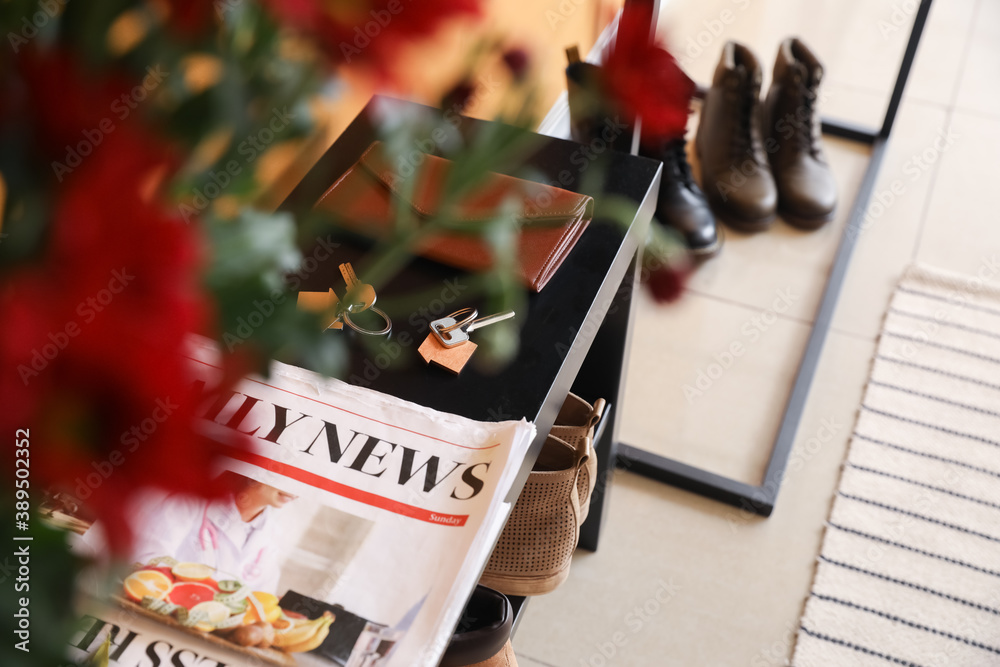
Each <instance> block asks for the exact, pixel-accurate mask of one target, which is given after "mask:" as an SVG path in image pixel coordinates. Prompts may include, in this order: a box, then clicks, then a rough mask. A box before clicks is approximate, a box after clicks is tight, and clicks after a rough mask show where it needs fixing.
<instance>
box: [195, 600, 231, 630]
mask: <svg viewBox="0 0 1000 667" xmlns="http://www.w3.org/2000/svg"><path fill="white" fill-rule="evenodd" d="M191 613H192V614H197V613H204V614H205V615H206V616H207V618H206V619H205V622H204V623H199V624H197V625H196V626H194V627H196V628H197V629H199V630H201V631H203V632H211V631H212V630H214V629H215V626H217V625H218V624H219V623H222V622H223V621H224V620H226V619H227V618H229V607H227V606H226V605H224V604H222V603H221V602H216V601H215V600H209V601H207V602H199V603H198V604H196V605H195V606H193V607H191Z"/></svg>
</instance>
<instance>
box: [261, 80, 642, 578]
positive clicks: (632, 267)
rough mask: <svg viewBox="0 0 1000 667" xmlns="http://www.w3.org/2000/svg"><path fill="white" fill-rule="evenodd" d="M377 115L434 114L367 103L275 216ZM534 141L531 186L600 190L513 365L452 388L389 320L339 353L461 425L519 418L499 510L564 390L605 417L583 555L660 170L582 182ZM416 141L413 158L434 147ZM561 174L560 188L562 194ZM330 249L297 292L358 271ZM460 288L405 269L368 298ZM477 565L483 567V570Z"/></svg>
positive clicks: (345, 250)
mask: <svg viewBox="0 0 1000 667" xmlns="http://www.w3.org/2000/svg"><path fill="white" fill-rule="evenodd" d="M386 107H389V108H391V109H392V116H393V118H394V122H400V121H401V120H405V119H406V118H407V116H408V114H411V115H415V116H420V117H422V118H426V117H427V115H428V114H435V113H436V112H434V111H433V110H431V109H429V108H428V107H424V106H422V105H418V104H413V103H409V102H402V101H399V100H394V99H391V98H385V97H375V98H373V99H372V100H371V101H370V102H369V104H368V105H367V106H366V107H365V109H364V111H362V113H361V114H360V115H359V116H358V117H357V118H356V119H355V120H354V122H353V123H351V125H350V126H349V127H348V128H347V130H345V131H344V133H343V134H342V135H341V136H340V138H338V139H337V141H336V142H335V143H334V144H333V146H331V147H330V149H329V150H328V151H327V152H326V153H325V154H324V155H323V157H322V158H320V160H319V161H318V162H317V164H316V165H315V166H314V167H313V168H312V169H311V170H310V172H309V173H308V174H307V176H306V177H305V178H304V179H303V180H302V182H301V183H299V185H298V186H297V187H296V188H295V190H294V191H293V192H292V193H291V194H290V195H289V197H288V199H287V200H286V201H285V202H284V203H283V204H282V206H281V209H282V210H286V211H290V212H292V213H293V214H295V215H296V219H297V220H301V219H303V218H304V217H305V214H306V213H307V212H308V211H309V209H311V208H312V206H313V204H314V203H315V202H316V201H317V199H318V198H319V197H320V195H322V194H323V192H324V191H325V190H326V189H327V188H328V187H329V186H330V184H332V183H333V182H334V181H335V180H336V178H337V177H339V176H340V175H341V174H343V173H344V172H345V171H346V170H347V169H348V168H349V167H350V166H351V165H352V164H354V163H355V162H356V161H357V160H358V158H359V157H360V156H361V154H362V153H363V152H364V151H365V149H366V148H367V147H368V146H369V145H370V144H371V143H372V141H373V140H375V139H376V138H377V137H378V131H377V129H376V124H375V121H374V120H373V119H374V118H376V117H378V113H377V112H378V110H380V109H385V108H386ZM442 122H443V121H442ZM452 122H454V118H453V117H452ZM488 124H489V121H481V120H474V119H469V118H461V119H460V123H459V125H458V129H459V131H460V132H462V133H463V134H465V135H472V133H475V132H478V131H482V130H483V129H484V127H485V126H486V125H488ZM536 136H537V137H538V141H539V143H538V148H537V150H536V151H535V152H534V153H533V155H531V156H530V157H529V158H528V159H527V160H526V165H528V166H530V167H532V168H533V169H534V173H535V174H540V175H541V176H540V180H543V181H544V182H547V183H553V184H555V183H558V184H559V185H560V187H563V188H565V189H567V190H572V191H575V192H584V189H583V188H585V187H587V186H586V185H585V182H586V183H592V182H596V181H600V182H599V183H598V185H597V189H593V186H591V187H592V189H591V190H587V191H586V194H589V195H591V196H593V197H594V200H595V202H596V213H595V216H594V219H593V221H592V222H591V224H590V225H589V227H588V228H587V229H586V231H585V232H584V233H583V235H582V236H581V238H580V240H579V241H578V242H577V244H576V247H575V248H574V249H573V250H572V252H571V253H570V254H569V256H568V258H567V259H566V261H565V263H564V264H563V265H562V267H561V268H560V269H559V271H558V272H557V273H556V274H555V276H554V277H553V278H552V280H551V282H550V283H549V284H548V285H547V286H546V287H545V288H544V289H543V290H542V291H541V292H540V293H538V294H530V295H529V296H528V299H527V310H526V311H525V312H519V313H517V315H516V317H515V321H516V322H517V325H518V327H519V328H520V342H521V345H520V349H519V351H518V354H517V358H516V359H515V360H514V361H513V363H511V364H509V365H508V366H506V367H505V368H503V369H501V370H499V371H498V372H496V373H495V374H488V373H484V372H481V371H479V370H477V369H476V368H475V367H474V366H473V365H472V364H470V365H469V366H467V367H466V368H465V369H464V370H463V371H462V373H461V374H460V375H459V376H453V375H451V374H450V373H447V372H445V371H443V370H442V369H438V368H431V367H428V366H426V365H425V364H424V362H423V360H422V359H421V358H420V357H419V356H418V354H417V347H418V346H419V344H420V343H421V342H422V341H423V339H424V338H425V337H426V336H427V334H428V329H427V321H426V318H424V317H417V318H414V317H411V318H407V317H405V316H403V317H400V316H398V315H397V316H396V317H394V328H393V334H392V339H391V340H390V341H386V342H384V343H383V342H381V341H380V339H371V340H374V341H375V343H374V347H373V348H372V347H368V346H366V345H363V344H362V343H365V342H369V341H361V340H358V339H354V340H352V341H351V342H350V347H351V356H350V369H349V370H348V371H347V373H346V377H345V379H347V381H349V382H352V383H355V384H361V385H364V386H368V387H371V388H373V389H376V390H378V391H382V392H384V393H387V394H391V395H394V396H397V397H399V398H403V399H406V400H409V401H413V402H415V403H419V404H421V405H426V406H428V407H431V408H434V409H437V410H442V411H445V412H451V413H454V414H459V415H462V416H465V417H469V418H471V419H477V420H491V421H499V420H505V419H521V418H525V419H527V420H529V421H532V422H534V423H535V425H536V426H537V428H538V435H537V437H536V438H535V441H534V442H533V443H532V444H531V447H530V449H529V451H528V455H527V456H526V458H525V460H524V461H523V463H522V465H521V469H520V474H519V476H518V478H517V480H516V482H515V484H514V488H513V489H512V490H511V495H512V497H511V500H513V499H516V497H517V495H518V494H519V493H520V490H521V487H522V486H523V485H524V482H525V480H526V479H527V476H528V473H529V472H530V471H531V467H532V465H533V464H534V461H535V458H536V457H537V455H538V452H539V451H540V449H541V446H542V444H543V442H544V440H545V436H546V434H547V433H548V431H549V429H550V427H551V426H552V423H553V421H554V420H555V417H556V413H557V412H558V410H559V407H560V406H561V405H562V402H563V400H564V399H565V397H566V394H567V392H568V391H570V390H572V391H574V392H575V393H577V394H578V395H580V396H581V397H583V398H584V399H586V400H587V401H591V402H592V401H593V400H594V399H596V398H599V397H603V398H605V399H606V400H607V401H608V403H609V409H608V410H607V411H606V412H605V417H604V419H603V420H602V424H601V426H600V429H599V434H600V437H599V438H597V442H596V443H595V444H596V448H597V455H598V468H599V474H598V480H597V486H596V488H595V490H594V494H593V497H592V499H591V509H590V516H589V517H588V519H587V521H586V523H585V524H584V525H583V527H582V530H581V537H580V545H581V547H583V548H585V549H589V550H595V549H596V548H597V544H598V538H599V535H600V529H601V523H602V521H603V520H604V517H605V516H606V511H605V510H606V507H607V504H608V500H609V486H610V485H609V484H608V482H609V481H610V480H609V475H610V474H611V473H612V472H613V467H614V464H615V461H616V457H617V451H616V443H615V432H616V428H615V422H616V417H617V415H618V414H619V410H618V407H617V406H618V404H619V403H620V401H621V397H622V391H623V388H624V383H623V378H622V370H623V364H624V361H625V354H626V352H627V349H628V343H629V338H630V328H631V324H632V319H633V305H632V301H631V296H632V290H633V286H634V284H635V282H636V277H637V275H638V271H637V259H636V258H637V251H638V249H639V247H640V242H641V241H642V240H643V239H644V238H645V234H646V230H647V226H648V225H649V222H650V220H651V218H652V214H653V209H654V207H655V204H656V193H657V189H658V187H659V180H660V169H661V166H660V163H659V162H657V161H654V160H649V159H646V158H642V157H635V156H631V155H624V154H619V153H612V152H611V151H608V152H607V153H606V154H605V155H603V156H601V157H602V160H603V164H602V168H603V169H604V172H603V177H602V178H601V179H585V178H584V176H585V174H586V172H587V171H588V169H590V167H589V166H588V167H581V166H579V165H580V160H579V159H577V161H576V163H574V161H573V160H572V158H573V156H574V153H575V152H578V151H580V150H581V147H580V146H579V144H575V143H573V142H570V141H565V140H562V139H553V138H550V137H542V136H540V135H536ZM419 139H420V138H419V137H418V142H417V143H416V144H415V145H417V146H424V145H428V146H430V145H434V143H435V142H433V141H426V142H421V141H419ZM595 164H596V163H595ZM566 173H570V176H571V178H569V179H568V182H567V179H566ZM608 195H614V196H616V197H620V198H624V199H626V200H628V201H630V202H632V203H634V206H635V214H634V218H633V219H632V220H631V221H630V223H629V224H628V225H627V227H625V226H623V225H621V224H620V223H615V222H611V221H609V220H608V219H607V217H606V216H604V215H602V206H601V203H602V200H606V199H607V196H608ZM328 231H333V230H332V229H331V230H324V232H323V235H324V236H325V235H326V233H327V232H328ZM317 240H318V239H315V238H314V239H311V240H309V239H307V240H306V241H305V242H304V243H303V249H304V252H306V253H307V254H308V253H309V252H310V247H309V246H310V245H311V244H313V243H315V242H317ZM337 240H338V242H339V243H340V245H339V246H338V248H337V251H336V253H334V255H333V256H331V257H330V258H329V259H328V260H326V261H325V262H321V263H320V265H319V267H318V269H317V270H315V271H312V272H311V273H310V274H309V275H308V276H306V277H305V279H304V281H303V286H302V289H305V290H316V291H325V290H327V289H328V288H329V287H331V286H335V285H338V284H340V283H341V282H342V278H341V276H340V272H339V270H338V264H340V263H341V262H344V261H351V262H353V263H354V264H355V266H356V267H357V268H359V269H360V267H361V266H363V259H361V258H362V257H363V255H364V250H363V248H361V247H360V246H359V245H358V244H357V242H356V240H351V239H350V238H349V237H341V238H338V239H337ZM462 279H463V274H462V273H461V272H460V271H458V270H456V269H453V268H450V267H447V266H444V265H441V264H437V263H434V262H431V261H427V260H424V259H420V258H416V259H414V260H412V261H411V262H410V263H409V264H408V265H407V267H406V268H405V269H404V270H403V271H402V272H401V273H400V274H398V275H397V276H396V277H395V278H393V279H392V280H391V281H390V282H389V283H388V284H386V285H385V286H383V287H381V288H380V290H379V294H380V295H383V298H385V299H388V298H390V297H391V296H392V295H393V294H401V293H409V292H414V291H424V290H427V291H428V293H434V291H435V290H441V289H442V287H444V286H447V285H448V284H454V281H459V284H461V281H462ZM447 281H451V282H447ZM470 291H471V290H470ZM454 297H455V298H454V299H453V301H452V303H449V304H448V310H446V311H444V312H441V313H439V314H437V316H438V317H441V316H444V315H447V314H448V312H451V311H452V310H457V309H458V308H461V307H463V306H467V305H476V304H475V303H474V302H469V300H468V298H467V297H465V298H463V295H462V294H461V292H459V293H458V294H456V295H454ZM480 305H481V304H480ZM413 322H416V325H414V324H413ZM329 335H346V336H354V332H351V331H344V332H331V333H330V334H329ZM380 346H384V347H380ZM397 348H398V349H397ZM380 350H382V351H385V352H389V351H390V350H391V351H392V354H391V355H390V356H392V357H394V358H395V359H396V361H395V363H394V365H393V366H391V367H390V368H388V369H385V370H381V369H379V370H378V372H373V371H372V368H373V366H372V362H373V359H374V357H375V356H376V355H377V354H378V353H379V352H380ZM383 365H384V364H383ZM482 565H483V566H484V567H485V563H483V564H482Z"/></svg>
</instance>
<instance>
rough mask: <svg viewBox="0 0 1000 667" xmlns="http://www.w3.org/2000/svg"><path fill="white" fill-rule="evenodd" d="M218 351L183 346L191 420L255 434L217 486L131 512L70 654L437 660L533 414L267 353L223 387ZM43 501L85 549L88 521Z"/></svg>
mask: <svg viewBox="0 0 1000 667" xmlns="http://www.w3.org/2000/svg"><path fill="white" fill-rule="evenodd" d="M214 357H215V355H214V350H213V348H211V347H208V346H203V345H197V346H193V348H192V354H191V366H192V378H193V379H192V381H193V382H194V383H196V386H197V387H198V388H199V389H202V390H203V391H204V393H203V396H204V401H203V405H202V408H201V410H202V411H203V412H202V414H201V416H202V417H203V421H204V426H205V428H206V429H209V432H210V433H215V434H217V435H218V437H226V433H227V432H228V433H229V434H230V435H231V434H232V432H234V431H236V432H239V433H241V434H242V435H243V436H245V437H248V438H250V439H252V440H253V443H254V444H253V447H252V448H251V449H242V450H234V452H233V458H231V459H230V460H228V461H227V463H226V465H225V466H224V468H223V469H220V470H219V471H218V475H217V477H216V480H217V483H218V484H219V489H220V490H221V491H222V493H221V496H220V498H219V499H218V500H215V501H206V500H204V499H192V498H188V497H184V496H177V495H165V494H162V493H149V494H147V497H145V498H143V499H142V501H141V502H139V503H136V504H135V506H134V507H131V508H130V515H131V520H132V523H133V525H134V527H135V529H136V532H137V535H138V538H137V539H136V541H135V545H134V547H133V553H132V555H131V556H132V557H131V561H132V562H133V563H134V565H133V566H132V569H131V571H130V572H128V573H126V574H125V576H123V577H122V578H121V580H120V581H116V582H115V583H114V584H113V585H114V590H112V591H111V594H110V595H101V596H95V601H94V603H93V605H92V608H91V609H89V610H88V613H87V614H86V615H85V616H84V617H83V618H82V619H81V622H80V626H79V630H78V632H77V634H76V635H75V636H74V637H73V638H72V640H71V646H70V657H71V658H73V659H77V660H80V659H83V658H84V657H85V656H86V655H88V654H90V653H92V652H93V651H94V650H95V648H96V647H97V646H99V645H100V644H101V643H102V642H104V641H105V640H106V639H110V646H109V647H110V651H109V655H110V664H112V665H115V664H118V665H128V666H129V667H156V666H158V665H172V666H177V667H188V666H191V667H194V666H195V665H205V666H213V667H216V666H218V667H222V666H224V665H262V666H263V665H287V666H289V667H292V666H301V667H307V666H310V665H316V666H320V665H322V666H329V665H339V666H340V667H374V666H376V665H377V666H386V667H413V666H419V665H428V666H432V665H436V664H437V663H438V661H439V660H440V657H441V655H442V653H443V651H444V649H445V647H446V646H447V644H448V640H449V638H450V636H451V632H452V631H453V629H454V626H455V624H456V622H457V620H458V617H459V615H460V613H461V611H462V607H463V606H464V603H465V600H466V599H467V597H468V595H469V593H470V592H471V591H472V588H473V587H474V586H475V583H476V580H477V579H478V576H479V572H480V569H481V566H482V564H483V563H485V561H486V559H487V558H488V556H489V550H490V549H491V548H492V545H493V543H494V541H495V539H496V537H497V535H498V534H499V532H500V530H501V529H502V526H503V521H504V518H505V517H506V513H507V510H508V509H509V506H508V505H507V504H506V503H505V502H504V498H506V496H507V493H508V491H509V490H510V488H511V485H512V483H513V481H514V478H515V476H516V474H517V470H518V467H519V462H520V461H521V460H522V459H523V457H524V455H525V452H526V451H527V448H528V445H529V444H530V443H531V440H532V439H533V437H534V434H535V429H534V426H533V425H532V424H530V423H528V422H525V421H523V420H522V421H520V422H503V423H484V422H476V421H472V420H469V419H465V418H462V417H457V416H454V415H448V414H444V413H440V412H435V411H433V410H429V409H427V408H424V407H421V406H418V405H415V404H412V403H408V402H405V401H400V400H398V399H395V398H392V397H390V396H386V395H384V394H380V393H378V392H374V391H371V390H367V389H361V388H357V387H353V386H351V385H348V384H346V383H343V382H340V381H338V380H333V379H330V378H326V377H323V376H320V375H317V374H314V373H311V372H308V371H304V370H302V369H298V368H295V367H291V366H287V365H283V364H277V363H276V364H274V366H273V368H272V372H271V375H270V377H268V378H267V379H262V378H254V377H249V378H246V379H244V380H243V381H242V382H241V383H239V384H238V385H237V386H236V387H235V389H234V390H232V391H229V392H225V393H220V392H217V391H213V388H214V385H215V383H216V382H217V378H218V372H219V369H218V367H217V366H216V365H215V364H214ZM53 514H54V515H57V516H58V517H60V518H61V520H63V521H64V522H66V523H67V524H68V525H71V526H72V527H73V529H74V531H75V532H76V533H77V534H78V536H79V537H78V539H77V540H76V542H77V543H76V545H75V546H76V548H77V549H78V550H79V551H80V552H81V553H85V554H87V555H90V556H92V557H99V555H100V554H101V553H102V550H103V543H102V536H101V526H100V524H99V523H97V524H93V525H88V524H86V522H81V521H79V520H76V519H74V517H73V512H72V508H60V509H59V510H58V511H57V512H53ZM98 598H99V601H98Z"/></svg>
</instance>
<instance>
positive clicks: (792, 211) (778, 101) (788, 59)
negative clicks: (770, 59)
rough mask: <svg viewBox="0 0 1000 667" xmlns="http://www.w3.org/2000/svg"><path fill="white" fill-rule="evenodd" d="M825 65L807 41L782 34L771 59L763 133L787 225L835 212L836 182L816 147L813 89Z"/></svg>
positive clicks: (806, 225) (815, 222)
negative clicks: (772, 72)
mask: <svg viewBox="0 0 1000 667" xmlns="http://www.w3.org/2000/svg"><path fill="white" fill-rule="evenodd" d="M822 78H823V66H822V65H820V63H819V60H817V59H816V56H814V55H813V53H812V52H811V51H810V50H809V49H808V48H806V45H805V44H803V43H802V42H801V41H799V40H798V39H795V38H790V39H786V40H785V41H784V42H782V43H781V46H780V47H779V48H778V57H777V59H775V61H774V79H773V80H772V81H771V89H770V90H769V91H768V92H767V99H766V100H765V102H764V120H765V123H764V134H765V135H766V136H767V137H768V140H767V147H768V157H769V158H770V162H771V170H772V171H773V173H774V180H775V183H776V184H777V186H778V213H780V214H781V217H782V219H784V220H785V222H787V223H789V224H790V225H794V226H795V227H800V228H803V229H816V228H817V227H819V226H821V225H822V224H823V223H825V222H828V221H829V220H830V219H832V218H833V213H834V210H835V209H836V208H837V184H836V183H835V182H834V180H833V173H832V172H831V171H830V165H829V164H827V162H826V159H825V158H824V157H823V152H822V150H821V148H820V122H819V116H818V114H817V113H816V99H817V97H818V93H817V90H818V88H819V83H820V80H821V79H822Z"/></svg>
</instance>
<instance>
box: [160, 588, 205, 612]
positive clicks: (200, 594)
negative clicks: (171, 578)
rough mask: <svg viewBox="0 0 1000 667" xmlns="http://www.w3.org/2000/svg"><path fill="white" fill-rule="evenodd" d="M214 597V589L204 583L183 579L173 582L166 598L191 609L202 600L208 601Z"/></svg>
mask: <svg viewBox="0 0 1000 667" xmlns="http://www.w3.org/2000/svg"><path fill="white" fill-rule="evenodd" d="M214 598H215V589H214V588H212V587H211V586H206V585H205V584H199V583H197V582H193V581H185V582H180V583H176V584H174V587H173V588H171V589H170V593H169V594H168V595H167V599H168V600H170V601H171V602H173V603H174V604H176V605H180V606H182V607H184V608H185V609H188V610H190V609H193V608H194V607H196V606H197V605H199V604H201V603H202V602H210V601H211V600H212V599H214Z"/></svg>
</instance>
